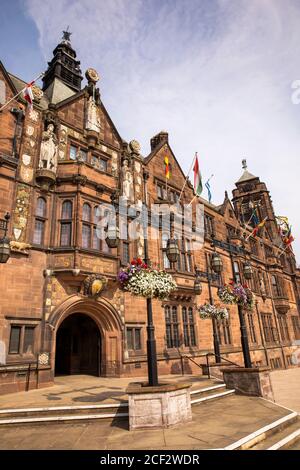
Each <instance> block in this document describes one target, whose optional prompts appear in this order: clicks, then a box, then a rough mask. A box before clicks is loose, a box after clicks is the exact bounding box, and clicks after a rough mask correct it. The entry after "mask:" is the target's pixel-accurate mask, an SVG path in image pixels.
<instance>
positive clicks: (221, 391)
mask: <svg viewBox="0 0 300 470" xmlns="http://www.w3.org/2000/svg"><path fill="white" fill-rule="evenodd" d="M234 393H235V391H234V390H227V389H226V385H225V384H224V383H220V384H218V385H212V386H209V387H204V388H199V389H194V390H192V391H191V404H192V406H194V405H199V404H200V403H205V402H207V401H211V400H217V399H220V398H225V397H227V396H228V395H233V394H234Z"/></svg>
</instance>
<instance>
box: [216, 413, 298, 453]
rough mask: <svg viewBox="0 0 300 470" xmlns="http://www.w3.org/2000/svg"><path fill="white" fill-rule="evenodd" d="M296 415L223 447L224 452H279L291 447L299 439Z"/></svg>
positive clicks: (293, 414)
mask: <svg viewBox="0 0 300 470" xmlns="http://www.w3.org/2000/svg"><path fill="white" fill-rule="evenodd" d="M299 430H300V420H299V417H298V413H297V412H295V411H291V413H289V414H288V415H286V416H284V417H283V418H280V419H278V420H276V421H273V422H272V423H270V424H268V425H266V426H264V427H263V428H260V429H258V430H256V431H255V432H253V433H251V434H249V435H248V436H245V437H243V438H242V439H240V440H238V441H236V442H234V443H232V444H230V445H229V446H227V447H225V448H224V450H279V449H283V448H287V447H288V445H289V444H290V445H292V444H293V443H294V442H296V440H297V439H298V438H300V432H299Z"/></svg>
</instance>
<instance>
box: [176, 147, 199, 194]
mask: <svg viewBox="0 0 300 470" xmlns="http://www.w3.org/2000/svg"><path fill="white" fill-rule="evenodd" d="M196 155H197V152H195V155H194V158H193V161H192V164H191V166H190V169H189V171H188V174H187V176H186V178H185V181H184V184H183V186H182V189H181V192H180V195H179V199H178V202H180V199H181V196H182V193H183V190H184V188H185V185H186V183H187V180H188V177H189V174H190V172H191V169H192V168H193V165H194V161H195V158H196Z"/></svg>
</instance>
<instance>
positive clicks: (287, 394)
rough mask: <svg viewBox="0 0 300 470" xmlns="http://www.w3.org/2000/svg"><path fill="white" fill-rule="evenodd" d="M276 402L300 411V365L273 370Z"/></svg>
mask: <svg viewBox="0 0 300 470" xmlns="http://www.w3.org/2000/svg"><path fill="white" fill-rule="evenodd" d="M271 381H272V386H273V391H274V396H275V402H276V403H278V404H280V405H283V406H286V407H287V408H291V409H292V410H295V411H298V413H300V367H298V368H295V369H287V370H276V371H275V370H274V371H272V372H271Z"/></svg>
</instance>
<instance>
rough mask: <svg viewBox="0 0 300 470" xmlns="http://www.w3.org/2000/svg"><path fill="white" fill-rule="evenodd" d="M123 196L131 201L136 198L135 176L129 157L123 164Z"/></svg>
mask: <svg viewBox="0 0 300 470" xmlns="http://www.w3.org/2000/svg"><path fill="white" fill-rule="evenodd" d="M122 196H123V197H126V199H127V200H128V201H129V202H133V200H134V191H133V176H132V172H131V169H130V167H129V162H128V160H127V159H124V160H123V166H122Z"/></svg>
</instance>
